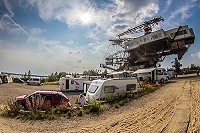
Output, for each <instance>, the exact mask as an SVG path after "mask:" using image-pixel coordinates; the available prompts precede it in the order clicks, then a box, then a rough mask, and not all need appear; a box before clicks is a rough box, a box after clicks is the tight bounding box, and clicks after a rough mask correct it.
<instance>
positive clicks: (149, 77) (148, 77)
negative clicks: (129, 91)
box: [133, 68, 170, 83]
mask: <svg viewBox="0 0 200 133" xmlns="http://www.w3.org/2000/svg"><path fill="white" fill-rule="evenodd" d="M133 74H135V75H137V79H138V80H139V81H148V82H159V83H166V82H167V81H168V80H169V79H170V76H169V75H168V73H167V71H166V70H165V69H164V68H147V69H138V70H137V71H135V72H134V73H133Z"/></svg>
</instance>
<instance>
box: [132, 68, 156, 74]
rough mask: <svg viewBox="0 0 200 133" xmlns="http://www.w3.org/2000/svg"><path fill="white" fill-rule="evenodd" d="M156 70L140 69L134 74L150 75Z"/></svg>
mask: <svg viewBox="0 0 200 133" xmlns="http://www.w3.org/2000/svg"><path fill="white" fill-rule="evenodd" d="M155 69H156V68H147V69H138V70H137V71H135V72H133V74H139V73H149V72H152V71H153V70H155Z"/></svg>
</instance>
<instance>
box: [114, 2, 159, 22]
mask: <svg viewBox="0 0 200 133" xmlns="http://www.w3.org/2000/svg"><path fill="white" fill-rule="evenodd" d="M115 2H116V4H118V9H117V13H115V14H114V15H112V16H111V18H112V19H113V20H129V21H136V24H139V23H141V22H143V21H144V19H145V18H146V17H152V16H154V15H155V14H156V13H157V12H158V10H159V7H158V1H157V0H146V1H141V0H140V1H139V0H115Z"/></svg>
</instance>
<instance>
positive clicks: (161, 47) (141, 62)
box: [100, 17, 195, 71]
mask: <svg viewBox="0 0 200 133" xmlns="http://www.w3.org/2000/svg"><path fill="white" fill-rule="evenodd" d="M160 21H164V19H163V18H162V17H155V18H153V19H151V20H149V21H145V22H143V23H142V24H141V25H138V26H136V27H131V28H129V29H127V30H126V31H124V32H122V33H120V34H118V35H117V36H118V38H117V39H113V40H109V41H110V42H111V43H112V45H113V46H116V45H117V46H119V47H121V48H122V50H120V51H117V52H115V53H113V54H110V55H109V56H108V57H106V58H105V63H101V64H100V67H102V68H107V69H110V70H114V71H122V70H137V69H138V68H149V67H156V66H157V65H159V62H162V61H163V60H164V59H165V57H166V56H167V55H172V54H176V55H177V56H178V60H181V59H182V57H183V55H184V54H185V53H186V52H187V50H188V49H189V47H190V46H191V44H193V43H194V39H195V35H194V32H193V29H192V28H189V27H188V25H185V26H179V27H177V28H174V29H170V30H167V31H164V30H163V29H160V30H157V31H154V32H152V28H154V27H155V26H156V25H158V23H159V22H160ZM141 31H143V32H144V35H141V36H139V37H129V38H122V36H124V35H128V34H132V33H137V32H141Z"/></svg>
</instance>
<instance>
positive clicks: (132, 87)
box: [126, 84, 136, 91]
mask: <svg viewBox="0 0 200 133" xmlns="http://www.w3.org/2000/svg"><path fill="white" fill-rule="evenodd" d="M135 89H136V84H128V85H126V91H134V90H135Z"/></svg>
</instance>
